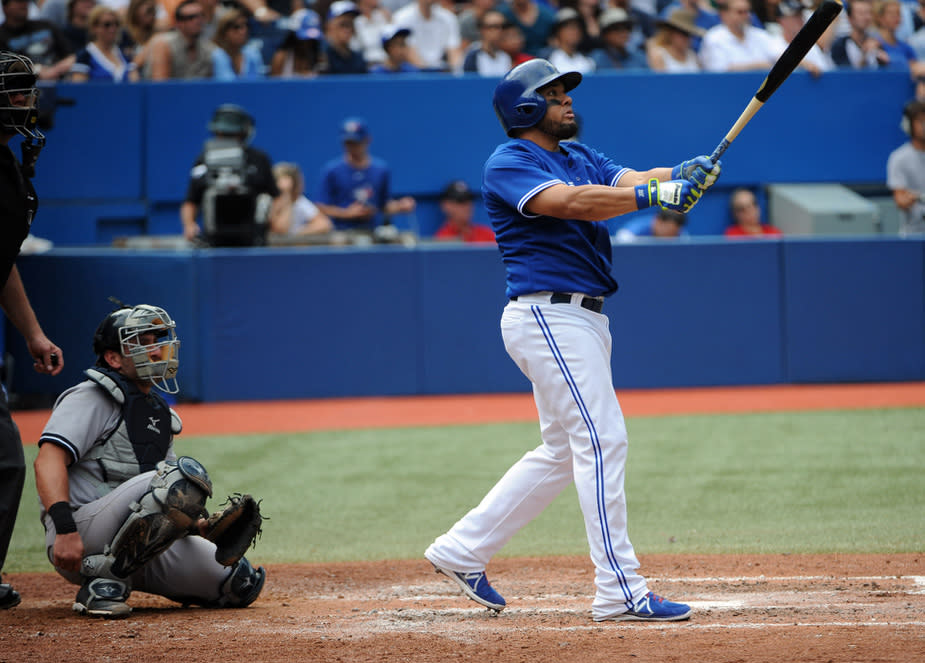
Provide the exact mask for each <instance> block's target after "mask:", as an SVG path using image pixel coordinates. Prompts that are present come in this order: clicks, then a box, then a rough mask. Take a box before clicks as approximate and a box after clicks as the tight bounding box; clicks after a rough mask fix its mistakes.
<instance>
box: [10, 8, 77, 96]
mask: <svg viewBox="0 0 925 663" xmlns="http://www.w3.org/2000/svg"><path fill="white" fill-rule="evenodd" d="M29 4H30V3H29V2H28V0H3V12H4V15H5V20H4V22H3V24H2V25H0V49H3V50H9V51H13V52H14V53H19V54H20V55H25V56H27V57H29V58H30V59H31V60H32V63H33V65H34V69H35V72H36V74H37V75H38V77H39V79H41V80H45V81H56V80H59V79H60V78H61V77H62V76H65V75H67V74H69V73H70V71H71V67H72V66H74V61H75V59H76V58H75V57H74V52H73V50H72V49H71V46H70V44H69V43H68V40H67V37H65V36H64V33H63V32H62V31H61V28H59V27H58V26H56V25H54V24H53V23H50V22H48V21H43V20H33V19H30V18H29Z"/></svg>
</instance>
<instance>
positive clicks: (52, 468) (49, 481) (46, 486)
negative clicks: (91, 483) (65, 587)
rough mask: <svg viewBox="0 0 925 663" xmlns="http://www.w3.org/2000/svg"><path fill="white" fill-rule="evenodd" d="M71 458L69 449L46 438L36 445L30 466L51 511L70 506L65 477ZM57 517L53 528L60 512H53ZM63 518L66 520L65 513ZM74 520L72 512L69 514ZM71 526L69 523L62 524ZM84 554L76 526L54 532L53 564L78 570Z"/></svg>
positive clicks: (44, 500)
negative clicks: (64, 530)
mask: <svg viewBox="0 0 925 663" xmlns="http://www.w3.org/2000/svg"><path fill="white" fill-rule="evenodd" d="M69 459H70V455H69V452H68V451H67V450H65V449H64V448H63V447H60V446H58V445H57V444H52V443H51V442H45V443H44V444H42V445H41V446H40V447H39V453H38V455H37V456H36V457H35V462H34V463H33V467H34V469H35V487H36V490H37V491H38V494H39V499H40V500H42V505H43V506H44V507H45V510H46V511H48V512H50V513H56V512H57V511H58V510H64V512H65V513H68V511H69V509H70V505H69V500H70V483H69V482H68V478H67V464H68V461H69ZM62 503H63V504H64V505H67V507H66V508H65V507H64V506H55V507H54V510H53V511H49V510H50V509H51V508H52V505H60V504H62ZM53 517H55V518H56V528H57V526H58V524H59V523H58V520H60V519H61V516H60V515H56V516H53ZM64 520H67V518H66V517H65V518H64ZM71 522H73V516H71ZM68 525H70V523H68ZM63 529H70V527H63ZM83 556H84V545H83V541H82V540H81V538H80V534H79V533H78V532H77V530H76V527H75V529H74V530H73V531H71V532H67V533H64V534H61V533H58V534H56V536H55V542H54V545H53V547H52V558H53V559H52V561H53V562H54V565H55V566H57V567H60V568H62V569H65V570H67V571H80V563H81V560H82V559H83Z"/></svg>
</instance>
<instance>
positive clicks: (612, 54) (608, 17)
mask: <svg viewBox="0 0 925 663" xmlns="http://www.w3.org/2000/svg"><path fill="white" fill-rule="evenodd" d="M632 31H633V19H632V18H631V17H630V15H629V14H627V13H626V10H624V9H620V8H619V7H613V8H612V9H608V10H607V11H605V12H604V13H603V14H602V15H601V36H602V37H603V40H604V46H603V47H602V48H598V49H596V50H595V51H594V52H593V53H591V59H592V60H593V61H594V65H595V68H596V69H597V71H608V70H619V69H648V66H649V65H648V62H646V56H645V54H644V53H643V52H642V51H639V50H636V49H630V48H629V47H628V44H629V41H630V35H631V34H632ZM560 71H561V70H560Z"/></svg>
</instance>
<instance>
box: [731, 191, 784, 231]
mask: <svg viewBox="0 0 925 663" xmlns="http://www.w3.org/2000/svg"><path fill="white" fill-rule="evenodd" d="M729 210H730V212H731V213H732V220H733V223H732V225H730V226H729V227H728V228H726V232H725V235H726V237H730V238H735V239H742V238H750V237H777V236H780V235H781V234H782V233H781V231H780V229H778V228H775V227H774V226H772V225H769V224H766V223H762V222H761V207H759V205H758V199H757V198H756V197H755V194H754V193H753V192H752V191H750V190H749V189H745V188H738V189H736V190H734V191H733V192H732V195H731V196H730V197H729Z"/></svg>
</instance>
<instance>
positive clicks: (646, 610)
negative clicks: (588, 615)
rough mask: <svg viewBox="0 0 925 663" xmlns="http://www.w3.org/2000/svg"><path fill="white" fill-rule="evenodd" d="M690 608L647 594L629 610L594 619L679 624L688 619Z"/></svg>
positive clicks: (650, 593)
mask: <svg viewBox="0 0 925 663" xmlns="http://www.w3.org/2000/svg"><path fill="white" fill-rule="evenodd" d="M690 616H691V607H690V606H689V605H685V604H684V603H674V602H672V601H669V600H667V599H663V598H662V597H661V596H658V595H657V594H654V593H652V592H649V593H648V594H646V595H645V596H644V597H642V598H641V599H639V600H638V601H636V603H635V605H633V607H632V609H631V610H627V611H626V612H622V613H620V614H618V615H613V616H611V617H602V618H601V619H595V621H598V622H680V621H684V620H685V619H689V618H690Z"/></svg>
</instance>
